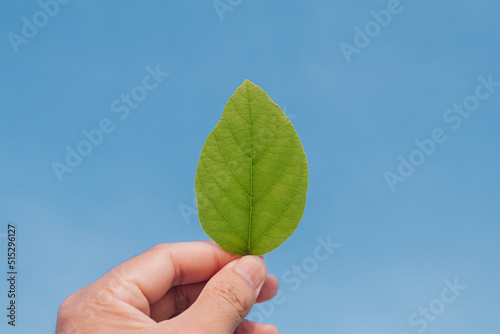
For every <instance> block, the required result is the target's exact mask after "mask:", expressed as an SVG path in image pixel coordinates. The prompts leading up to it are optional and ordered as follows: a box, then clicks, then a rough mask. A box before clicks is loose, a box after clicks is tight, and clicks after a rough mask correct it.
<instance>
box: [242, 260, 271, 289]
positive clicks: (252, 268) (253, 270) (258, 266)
mask: <svg viewBox="0 0 500 334" xmlns="http://www.w3.org/2000/svg"><path fill="white" fill-rule="evenodd" d="M263 264H264V261H262V260H261V259H260V258H259V257H257V256H252V255H248V256H244V257H242V258H241V259H239V260H238V263H236V266H235V267H234V271H236V272H237V273H238V274H240V275H241V276H243V277H244V278H245V279H246V280H248V281H249V282H250V284H251V285H252V287H253V288H254V289H257V288H258V287H259V286H260V285H261V283H262V282H263V281H264V279H265V278H266V270H265V269H264V268H265V265H263Z"/></svg>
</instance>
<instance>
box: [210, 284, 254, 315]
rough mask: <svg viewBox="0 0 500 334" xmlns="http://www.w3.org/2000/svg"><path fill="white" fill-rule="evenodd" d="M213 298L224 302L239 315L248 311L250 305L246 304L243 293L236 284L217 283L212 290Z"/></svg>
mask: <svg viewBox="0 0 500 334" xmlns="http://www.w3.org/2000/svg"><path fill="white" fill-rule="evenodd" d="M212 293H213V295H212V297H213V298H216V299H219V300H220V299H222V300H224V301H225V302H226V303H227V304H228V305H230V306H231V307H232V308H234V310H235V311H236V312H237V313H238V314H244V313H246V312H247V310H248V305H247V303H246V302H245V299H244V296H243V293H242V291H241V289H240V288H238V286H237V285H236V284H234V283H230V282H217V283H215V284H214V286H213V289H212Z"/></svg>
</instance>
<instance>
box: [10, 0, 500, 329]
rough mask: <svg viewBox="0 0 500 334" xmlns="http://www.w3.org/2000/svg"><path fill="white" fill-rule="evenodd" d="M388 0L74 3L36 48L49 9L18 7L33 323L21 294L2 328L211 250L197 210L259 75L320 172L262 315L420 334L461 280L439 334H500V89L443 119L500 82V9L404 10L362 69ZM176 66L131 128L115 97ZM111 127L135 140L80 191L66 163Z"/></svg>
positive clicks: (451, 4) (27, 323)
mask: <svg viewBox="0 0 500 334" xmlns="http://www.w3.org/2000/svg"><path fill="white" fill-rule="evenodd" d="M233 3H237V1H233ZM387 4H388V1H386V0H376V1H375V0H373V1H368V0H363V1H356V2H347V1H344V2H340V1H327V0H319V1H313V2H306V1H263V0H255V1H242V2H241V3H240V4H239V5H238V4H237V5H236V6H232V9H233V10H232V11H227V12H225V13H223V18H224V19H223V20H221V19H220V18H219V16H218V14H217V12H216V10H215V8H214V6H213V3H212V1H210V0H205V1H194V0H186V1H175V2H174V1H147V2H139V1H118V0H108V1H105V2H102V1H96V0H86V1H79V0H73V1H70V2H69V3H68V4H65V5H61V6H60V8H59V12H58V13H57V14H56V15H55V16H54V17H53V18H50V20H49V22H48V24H47V25H46V26H43V27H41V28H39V31H38V33H37V34H36V36H34V37H33V38H31V39H29V42H28V43H27V44H21V45H19V50H18V51H19V52H17V53H16V52H15V51H14V48H13V47H12V45H11V43H10V41H9V39H8V37H7V36H8V34H9V33H10V32H13V33H16V34H21V28H22V26H23V21H22V18H23V17H24V16H25V17H27V18H28V19H29V20H30V21H32V17H33V15H34V14H35V13H36V12H37V11H40V6H39V5H38V3H37V2H36V1H33V0H31V1H2V3H1V4H0V36H1V40H0V57H1V58H0V59H1V63H0V70H1V72H0V73H1V75H0V101H1V102H0V103H1V109H0V159H1V163H0V209H1V210H0V223H1V225H0V226H2V227H1V230H0V233H1V234H3V235H0V238H2V237H3V239H1V240H2V244H1V245H0V247H1V253H2V254H5V252H6V247H5V246H6V243H5V241H6V240H5V233H6V229H7V223H8V222H12V223H14V224H15V225H16V226H17V228H18V262H19V264H18V270H19V273H20V274H19V278H18V291H19V295H18V296H19V298H18V305H19V309H18V326H17V327H16V328H15V329H12V328H10V326H7V324H6V318H5V315H4V313H6V311H5V307H6V305H7V304H6V303H7V298H6V291H7V285H6V281H5V279H2V280H1V282H2V283H1V284H0V289H1V290H0V296H2V297H1V298H0V303H1V304H2V306H1V307H0V309H2V310H4V311H1V312H0V313H1V314H0V316H1V317H0V319H4V320H2V321H1V324H0V331H1V332H2V333H4V332H5V333H15V332H17V333H50V332H53V331H54V328H55V321H56V313H57V309H58V307H59V305H60V303H61V302H62V301H63V299H64V298H65V297H66V296H68V295H69V294H71V293H72V292H74V291H76V290H78V289H79V288H81V287H83V286H85V285H87V284H89V283H91V282H92V281H94V280H95V279H97V278H98V277H100V276H102V275H103V274H105V273H106V272H107V271H108V270H110V269H111V268H113V267H114V266H116V265H118V264H119V263H121V262H122V261H124V260H126V259H128V258H130V257H133V256H135V255H137V254H139V253H141V252H143V251H145V250H146V249H148V248H149V247H151V246H153V245H155V244H158V243H163V242H178V241H190V240H199V239H207V237H206V235H205V234H204V233H203V231H202V229H201V227H200V225H199V222H198V219H197V217H196V216H195V215H188V216H186V215H184V216H183V215H182V213H181V209H184V210H187V209H186V208H187V207H191V210H193V197H194V192H193V188H194V176H195V169H196V165H197V162H198V158H199V153H200V151H201V148H202V145H203V143H204V140H205V138H206V136H207V135H208V134H209V132H210V131H211V130H212V129H213V127H214V126H215V124H216V123H217V121H218V120H219V118H220V115H221V112H222V109H223V107H224V105H225V103H226V102H227V99H228V98H229V97H230V96H231V94H232V93H233V91H234V90H235V89H236V87H237V86H239V85H240V84H241V83H242V82H243V80H244V79H247V78H248V79H250V80H252V81H253V82H254V83H256V84H258V85H260V86H261V87H262V88H263V89H264V90H266V91H267V92H268V93H269V95H270V96H271V97H272V98H273V99H274V101H275V102H276V103H278V104H279V105H280V106H282V107H283V109H285V108H286V112H287V113H288V114H289V116H290V118H291V119H292V121H293V123H294V125H295V128H296V130H297V132H298V134H299V135H300V138H301V139H302V141H303V144H304V147H305V150H306V153H307V156H308V161H309V168H310V186H309V191H308V203H307V207H306V211H305V215H304V218H303V220H302V222H301V225H300V226H299V228H298V229H297V231H296V233H295V234H294V235H293V236H292V237H291V238H290V239H289V240H288V241H287V242H286V243H285V244H284V245H283V246H282V247H280V248H279V249H277V250H276V251H274V252H272V253H271V254H269V255H267V256H266V259H267V263H268V266H269V271H270V272H271V273H274V274H276V275H277V276H278V278H279V279H280V280H281V291H282V294H283V296H284V298H283V297H282V298H281V302H280V303H278V304H276V303H273V304H272V305H271V304H269V305H268V306H267V308H265V309H264V308H261V309H259V308H256V309H255V310H254V311H253V313H252V314H253V315H252V316H253V317H259V315H262V314H264V313H266V310H267V314H268V315H267V316H264V318H265V321H266V322H271V323H274V324H276V325H277V326H278V327H279V328H280V329H281V332H282V333H345V334H348V333H352V334H378V333H384V334H386V333H394V334H399V333H401V332H404V331H406V332H408V333H412V334H413V333H418V331H419V330H422V328H423V325H419V326H415V325H414V324H413V325H412V324H411V323H410V321H409V317H410V316H411V315H412V314H413V313H414V312H417V313H418V312H419V308H420V307H428V306H429V304H431V303H432V302H433V301H435V300H436V299H439V298H440V293H441V291H442V290H443V288H444V287H445V284H444V283H443V281H444V280H450V281H453V280H454V279H455V278H457V279H458V282H459V283H460V284H461V285H465V286H467V289H466V290H465V291H463V292H462V294H461V295H460V296H459V297H458V298H457V299H456V300H455V301H454V302H453V303H451V304H447V305H446V309H445V310H444V312H442V314H439V315H437V316H436V319H435V320H434V321H429V322H428V327H427V328H426V329H425V332H426V333H429V334H430V333H455V334H466V333H482V334H498V333H499V331H500V317H498V312H499V311H500V303H499V300H500V286H499V284H498V277H499V274H500V256H499V255H500V254H499V253H500V244H499V242H498V240H499V236H500V234H499V233H500V228H499V218H500V205H499V199H500V190H499V189H500V175H499V169H500V158H499V140H500V136H499V131H498V129H499V126H500V89H499V88H497V90H498V91H495V92H494V93H493V94H492V95H491V97H490V98H489V99H487V100H486V101H481V104H480V106H479V108H478V109H477V110H476V111H474V112H473V113H472V115H471V116H470V117H469V118H467V119H464V120H463V124H462V126H461V127H460V128H459V129H457V130H453V129H452V128H451V126H450V125H452V124H451V123H446V122H445V121H444V120H443V113H444V112H445V110H447V109H448V108H450V107H452V105H453V104H454V103H462V102H463V100H464V99H465V98H466V97H467V96H469V95H471V94H473V93H474V90H475V88H476V86H477V85H478V84H479V81H478V76H483V77H484V78H487V77H488V75H490V74H491V75H492V77H493V79H494V80H496V81H500V62H499V59H500V46H499V40H498V31H499V29H500V21H499V20H498V13H499V12H500V3H499V2H498V1H494V0H476V1H456V0H455V1H429V0H426V1H424V0H420V1H409V0H402V1H401V6H402V11H401V12H400V13H399V14H397V15H393V17H392V21H391V22H390V23H389V25H387V27H383V28H382V29H381V31H380V33H379V34H377V35H376V36H375V37H374V38H373V39H372V41H371V43H370V44H369V45H368V46H367V47H366V48H363V49H360V52H359V54H353V55H352V59H351V60H352V61H351V62H350V63H348V62H347V61H346V58H345V57H344V55H343V53H342V51H341V49H340V47H339V45H340V43H342V42H345V43H349V44H353V43H354V35H355V32H354V28H355V27H360V28H361V29H364V26H365V24H366V23H368V22H370V21H372V20H373V18H372V16H371V15H370V11H372V10H375V11H379V10H381V9H384V8H387ZM157 64H159V66H160V68H161V70H163V71H165V72H169V73H170V75H169V76H168V77H167V78H165V80H164V81H163V82H162V83H161V84H160V85H159V86H158V88H157V89H155V90H153V91H151V92H149V94H148V96H147V98H146V99H145V100H144V101H143V102H141V103H140V104H139V106H138V107H137V108H136V109H134V110H131V113H130V115H129V116H128V117H127V118H126V119H124V120H121V119H120V118H119V117H118V116H119V114H116V113H114V112H113V111H112V110H111V107H110V106H111V103H112V101H114V100H115V99H117V98H120V96H121V94H122V93H130V91H131V90H132V89H133V88H134V87H135V86H137V85H140V84H141V83H142V79H143V77H144V76H145V75H146V74H147V71H146V67H147V66H151V67H153V68H154V67H156V65H157ZM103 118H109V119H111V120H112V121H113V124H114V126H115V130H114V131H113V132H112V133H110V134H106V135H105V137H104V139H103V142H102V144H100V145H99V146H97V147H94V149H93V151H92V153H91V154H90V155H88V156H87V157H85V158H84V159H83V162H82V163H81V164H80V165H79V166H78V167H76V168H75V169H74V170H73V172H72V173H67V174H64V176H63V181H62V182H59V180H58V178H57V177H56V174H55V173H54V171H53V169H52V166H51V164H52V163H53V161H58V162H61V163H64V160H65V156H66V149H65V147H66V146H67V145H69V146H71V147H73V148H75V147H76V145H77V144H78V142H79V141H81V140H83V139H84V137H83V135H82V133H81V132H82V130H84V129H86V130H91V129H94V128H96V127H97V126H98V124H99V122H100V120H102V119H103ZM435 128H442V129H443V130H444V131H445V133H446V135H447V141H446V142H445V143H443V144H439V145H437V148H436V149H435V152H434V154H432V155H431V156H429V157H427V158H426V160H425V162H424V163H423V164H422V165H421V166H418V167H417V168H416V169H415V171H414V173H413V174H412V175H411V176H410V177H408V178H406V180H405V182H404V183H398V184H397V185H396V186H395V191H394V192H393V191H391V189H390V187H389V185H388V183H387V182H386V180H385V177H384V173H385V172H386V171H391V172H393V173H396V172H397V168H398V165H399V160H398V157H399V156H400V155H402V156H403V157H405V158H408V157H409V155H410V153H411V152H412V151H413V150H415V149H416V148H417V147H416V145H415V144H414V140H415V139H419V140H423V139H425V138H429V137H430V134H431V132H432V130H433V129H435ZM187 212H189V211H187ZM327 236H331V240H333V241H334V242H336V243H339V244H340V247H339V248H338V249H336V250H335V252H334V253H333V254H332V255H331V256H330V257H329V258H328V259H327V260H326V261H322V262H319V263H318V264H317V268H313V269H311V267H308V268H309V269H310V271H311V273H309V274H308V275H309V276H308V277H307V278H305V279H300V280H299V282H300V286H299V287H298V288H297V289H295V290H294V288H296V287H297V286H296V284H292V283H291V282H290V277H292V276H293V275H292V274H290V271H289V270H290V269H291V268H292V266H294V265H296V266H302V265H303V264H307V263H309V265H311V263H312V264H314V263H317V262H311V259H310V258H309V257H311V256H313V254H314V250H315V248H316V247H317V245H318V242H317V238H318V237H322V238H323V239H326V238H327ZM5 258H6V255H1V257H0V263H1V268H2V272H6V271H7V268H6V266H5V263H6V260H5ZM304 261H305V262H304ZM287 275H288V276H287ZM290 275H292V276H290ZM1 277H4V274H2V275H1ZM287 277H288V279H287ZM293 277H294V280H295V281H294V282H297V281H296V280H297V277H298V276H293ZM273 309H274V310H273ZM269 310H271V311H269ZM256 312H258V314H256ZM419 319H423V318H422V317H419Z"/></svg>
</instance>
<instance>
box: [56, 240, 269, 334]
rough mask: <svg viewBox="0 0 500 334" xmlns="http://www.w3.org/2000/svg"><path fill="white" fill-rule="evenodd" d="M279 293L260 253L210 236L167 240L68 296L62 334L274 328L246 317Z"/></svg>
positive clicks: (192, 333) (265, 333) (191, 333)
mask: <svg viewBox="0 0 500 334" xmlns="http://www.w3.org/2000/svg"><path fill="white" fill-rule="evenodd" d="M277 291H278V280H277V278H276V277H275V276H273V275H268V274H267V267H266V265H265V263H264V261H263V260H262V259H260V258H259V257H257V256H245V257H242V258H241V257H239V256H237V255H233V254H230V253H227V252H225V251H224V250H222V249H221V248H220V247H219V246H217V245H216V244H215V243H212V242H205V241H198V242H185V243H175V244H161V245H157V246H155V247H153V248H151V249H149V250H148V251H146V252H145V253H142V254H140V255H138V256H136V257H134V258H132V259H130V260H128V261H126V262H124V263H123V264H121V265H119V266H118V267H116V268H114V269H113V270H111V271H110V272H108V273H107V274H106V275H104V276H103V277H101V278H100V279H98V280H97V281H95V282H94V283H92V284H90V285H88V286H86V287H84V288H83V289H81V290H79V291H77V292H75V293H74V294H72V295H71V296H69V297H68V298H67V299H66V300H65V301H64V302H63V303H62V305H61V307H60V308H59V313H58V319H57V329H56V334H73V333H92V334H99V333H106V334H112V333H130V334H142V333H150V334H160V333H162V334H163V333H165V334H170V333H183V334H184V333H187V334H198V333H207V334H212V333H213V334H229V333H237V334H243V333H252V334H275V333H279V332H278V329H277V328H276V327H275V326H274V325H268V324H258V323H254V322H251V321H248V320H245V319H244V318H245V316H246V315H247V314H248V312H249V311H250V309H251V308H252V306H253V305H254V303H256V302H257V303H259V302H264V301H267V300H269V299H271V298H273V297H274V296H275V295H276V293H277Z"/></svg>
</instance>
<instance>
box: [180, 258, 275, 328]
mask: <svg viewBox="0 0 500 334" xmlns="http://www.w3.org/2000/svg"><path fill="white" fill-rule="evenodd" d="M266 276H267V267H266V264H265V263H264V261H263V260H262V259H261V258H259V257H257V256H252V255H249V256H244V257H242V258H240V259H238V260H235V261H233V262H231V263H229V264H228V265H226V266H225V267H224V268H223V269H221V270H220V271H219V272H218V273H217V274H215V275H214V276H213V277H212V278H211V279H210V281H208V283H207V284H206V286H205V288H204V289H203V291H202V292H201V294H200V296H199V297H198V299H197V300H196V302H195V303H194V304H193V305H192V306H191V307H190V308H189V309H188V310H186V311H185V312H184V313H182V314H181V315H180V316H179V317H178V318H179V319H177V320H181V319H180V318H184V319H183V320H184V321H186V322H184V321H182V322H183V323H184V324H186V327H187V328H193V327H194V328H193V330H192V331H187V332H189V333H198V331H199V332H200V333H201V332H202V333H218V334H229V333H233V332H234V330H235V329H236V327H237V326H238V325H239V324H240V323H241V321H242V320H243V319H244V318H245V317H246V315H247V314H248V312H250V310H251V308H252V306H253V304H254V303H255V300H256V299H257V296H258V295H259V292H260V289H261V288H262V285H263V284H264V281H265V278H266Z"/></svg>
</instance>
